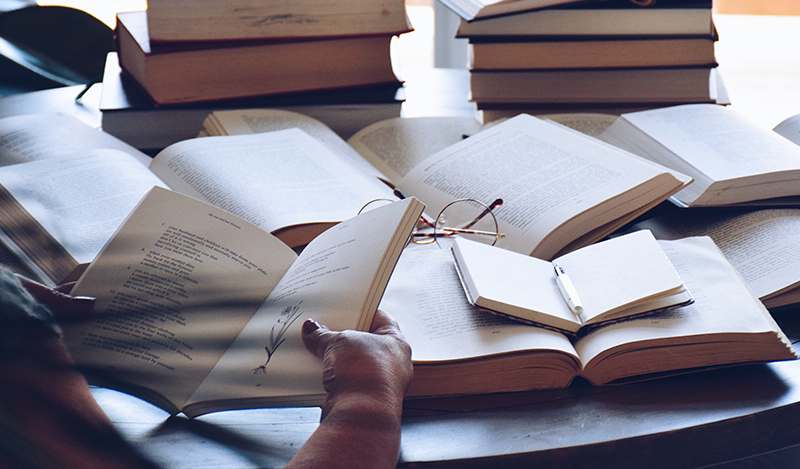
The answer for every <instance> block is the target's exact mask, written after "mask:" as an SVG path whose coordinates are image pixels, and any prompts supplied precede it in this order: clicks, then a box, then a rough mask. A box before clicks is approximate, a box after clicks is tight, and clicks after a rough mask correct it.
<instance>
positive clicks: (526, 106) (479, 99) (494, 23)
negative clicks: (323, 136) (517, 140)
mask: <svg viewBox="0 0 800 469" xmlns="http://www.w3.org/2000/svg"><path fill="white" fill-rule="evenodd" d="M441 1H443V2H444V3H445V4H451V7H452V6H455V5H452V4H457V3H458V2H459V1H460V0H441ZM500 3H501V4H502V3H508V2H500ZM513 3H514V2H511V3H509V4H508V5H507V6H508V7H510V6H513ZM639 3H642V2H634V1H633V0H606V1H592V2H586V1H579V2H570V3H568V4H563V5H557V6H550V7H547V8H539V9H535V10H530V11H520V12H516V13H510V12H505V14H504V15H501V16H486V15H483V16H481V14H480V11H478V12H473V13H471V14H469V15H467V14H465V12H464V11H463V10H459V9H458V8H453V10H454V11H456V12H459V11H460V12H461V14H462V19H461V22H460V25H459V28H458V31H457V33H456V35H457V37H459V38H467V39H468V40H469V43H470V44H469V47H470V51H471V52H470V87H471V99H472V101H474V102H476V103H477V106H478V109H480V110H483V111H484V119H485V120H487V121H488V120H493V119H496V118H500V117H507V116H510V115H514V114H517V113H519V112H528V113H533V114H542V113H547V112H578V111H581V112H609V113H613V114H619V113H622V112H630V111H635V110H641V109H647V108H654V107H661V106H667V105H675V104H687V103H727V102H728V99H727V94H726V93H725V91H724V86H723V85H722V82H721V80H720V77H719V76H718V73H717V69H716V67H717V62H716V57H715V53H714V46H715V42H716V41H717V34H716V29H715V27H714V23H713V20H712V16H711V7H712V2H711V0H659V1H658V2H657V3H653V4H650V5H648V6H641V5H640V4H639ZM494 6H497V5H494Z"/></svg>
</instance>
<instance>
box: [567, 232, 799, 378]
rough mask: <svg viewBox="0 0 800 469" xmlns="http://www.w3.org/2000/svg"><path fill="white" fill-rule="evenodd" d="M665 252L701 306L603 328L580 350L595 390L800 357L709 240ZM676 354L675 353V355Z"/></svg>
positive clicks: (676, 244) (688, 241) (687, 241)
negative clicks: (660, 375) (631, 379)
mask: <svg viewBox="0 0 800 469" xmlns="http://www.w3.org/2000/svg"><path fill="white" fill-rule="evenodd" d="M660 244H661V245H662V247H663V248H664V251H665V252H666V253H667V255H668V256H669V258H670V260H671V261H672V263H673V264H674V265H675V268H676V269H677V270H678V272H679V274H680V275H681V277H682V278H683V279H684V281H685V283H686V285H687V286H688V288H689V290H690V291H691V292H692V294H693V295H694V298H695V302H694V304H692V305H690V306H685V307H682V308H678V309H675V310H672V311H667V312H664V313H659V314H658V315H656V316H648V317H644V318H640V319H632V320H630V321H624V322H621V323H616V324H612V325H609V326H606V327H601V328H598V329H596V330H595V331H593V332H591V333H589V334H588V335H587V336H585V337H583V338H581V339H580V340H579V341H578V342H577V343H576V345H575V348H576V349H577V350H578V353H579V354H580V356H581V360H582V361H583V363H584V364H585V369H584V374H585V375H586V376H588V377H590V379H592V380H593V382H595V383H599V382H608V381H613V380H615V379H618V378H623V377H628V376H633V375H640V374H646V373H657V372H662V371H668V370H676V369H682V368H693V367H700V366H712V365H721V364H726V363H737V362H742V361H763V360H780V359H789V358H793V357H794V352H792V349H791V344H790V342H789V340H788V339H787V338H786V336H785V335H784V334H783V333H782V332H781V331H780V328H779V327H778V325H777V324H776V323H775V321H774V320H773V319H772V317H771V316H770V315H769V313H768V312H767V310H766V308H765V307H764V306H763V305H762V304H761V302H760V301H758V299H757V298H756V297H755V295H753V293H752V291H751V290H750V289H749V288H747V286H746V284H745V283H744V281H743V280H742V278H741V276H739V274H738V273H737V272H736V271H735V270H734V269H733V267H732V266H731V265H730V263H729V262H728V261H727V260H726V259H725V257H724V256H723V255H722V252H721V251H719V249H718V248H717V247H716V245H715V244H714V242H713V241H712V240H711V238H708V237H696V238H684V239H682V240H677V241H661V242H660ZM714 344H718V346H717V347H713V345H714ZM693 345H696V347H695V348H692V346H693ZM670 346H673V347H675V349H673V350H670V348H669V347H670ZM703 347H706V348H703ZM708 347H713V348H708ZM648 351H651V353H648ZM626 354H628V355H630V356H629V357H625V355H626Z"/></svg>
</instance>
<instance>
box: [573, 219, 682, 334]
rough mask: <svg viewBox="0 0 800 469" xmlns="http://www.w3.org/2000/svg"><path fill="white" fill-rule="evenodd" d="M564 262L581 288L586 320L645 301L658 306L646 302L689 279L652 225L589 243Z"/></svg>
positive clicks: (676, 289)
mask: <svg viewBox="0 0 800 469" xmlns="http://www.w3.org/2000/svg"><path fill="white" fill-rule="evenodd" d="M558 263H559V265H561V267H563V268H564V269H565V270H566V272H567V273H568V274H569V276H570V278H571V280H572V282H573V283H574V284H575V288H576V289H577V290H578V295H579V297H580V299H581V302H582V303H583V307H584V311H583V314H581V319H582V320H583V322H584V324H590V323H592V322H593V321H603V320H606V319H612V318H615V317H616V316H615V315H608V314H607V313H609V312H613V311H617V310H620V309H622V308H630V307H633V306H635V305H642V307H641V308H639V309H637V310H636V311H635V312H645V311H649V310H652V309H656V308H653V307H647V306H644V305H646V304H647V303H648V300H657V299H660V298H664V297H667V296H669V295H672V294H676V293H679V292H680V291H682V290H683V280H681V277H680V275H678V272H677V271H676V270H675V267H674V266H673V265H672V263H671V262H670V261H669V259H668V258H667V256H666V254H664V250H663V249H661V247H660V246H659V245H658V242H657V241H656V240H655V238H654V237H653V235H652V233H650V232H649V231H639V232H634V233H630V234H628V235H625V236H620V237H617V238H613V239H609V240H606V241H601V242H599V243H595V244H592V245H590V246H586V247H585V248H583V249H578V250H576V251H572V252H570V253H568V254H565V255H564V256H562V257H560V258H558ZM690 298H691V296H689V295H686V296H685V297H684V300H683V301H688V300H689V299H690Z"/></svg>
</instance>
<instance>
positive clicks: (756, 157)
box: [623, 104, 800, 181]
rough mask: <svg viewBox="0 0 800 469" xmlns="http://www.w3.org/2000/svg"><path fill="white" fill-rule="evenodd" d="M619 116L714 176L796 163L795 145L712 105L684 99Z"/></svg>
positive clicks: (797, 166) (779, 168) (798, 156)
mask: <svg viewBox="0 0 800 469" xmlns="http://www.w3.org/2000/svg"><path fill="white" fill-rule="evenodd" d="M623 117H624V118H625V119H627V120H628V121H629V122H630V123H632V124H633V125H635V126H636V127H638V128H639V129H641V130H642V131H643V132H645V133H646V134H647V135H649V136H651V137H652V138H654V139H655V140H657V141H658V142H660V143H661V144H662V145H664V146H665V147H666V148H668V149H669V150H670V151H672V152H673V153H675V154H677V155H680V157H681V158H683V159H684V160H685V161H687V162H688V163H689V164H691V165H692V166H694V167H695V168H696V169H697V170H698V171H700V172H702V173H703V174H705V175H707V176H708V177H710V178H711V179H712V180H715V181H722V180H726V179H735V178H740V177H746V176H751V175H756V174H761V173H768V172H777V171H786V170H796V169H800V164H798V161H799V160H800V147H798V146H797V145H795V144H792V143H791V142H789V141H787V140H786V139H784V138H777V136H776V135H775V132H772V131H770V130H769V129H767V128H763V127H761V126H759V125H758V124H756V123H754V122H751V121H750V120H748V119H746V118H745V117H744V116H742V115H740V114H738V113H737V112H736V111H734V110H732V109H730V108H727V107H724V106H717V105H713V104H712V105H702V104H697V105H685V106H676V107H671V108H665V109H657V110H653V111H642V112H636V113H631V114H624V115H623Z"/></svg>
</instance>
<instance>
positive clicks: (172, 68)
mask: <svg viewBox="0 0 800 469" xmlns="http://www.w3.org/2000/svg"><path fill="white" fill-rule="evenodd" d="M392 37H393V35H391V34H383V35H371V36H355V37H346V38H336V39H325V40H298V41H267V42H244V43H216V44H214V45H205V46H204V47H193V46H186V45H175V46H171V47H167V46H162V47H156V46H152V45H151V44H150V40H149V37H148V32H147V12H144V11H139V12H128V13H120V14H119V15H117V51H118V54H119V64H120V67H121V68H122V70H123V71H125V72H126V73H127V74H128V75H129V76H131V77H132V78H133V79H134V80H135V81H136V82H137V83H138V84H139V86H141V87H142V88H143V89H144V90H145V91H146V92H147V94H148V95H149V96H150V97H151V98H152V99H153V101H154V102H155V103H157V104H160V105H167V104H185V103H193V102H207V101H214V100H221V99H235V98H247V97H254V96H265V95H278V94H284V93H296V92H301V91H312V90H330V89H338V88H347V87H353V86H363V85H378V84H389V83H397V82H398V80H397V77H396V76H395V75H394V72H393V70H392V63H391V58H390V55H389V44H390V42H391V40H392Z"/></svg>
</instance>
